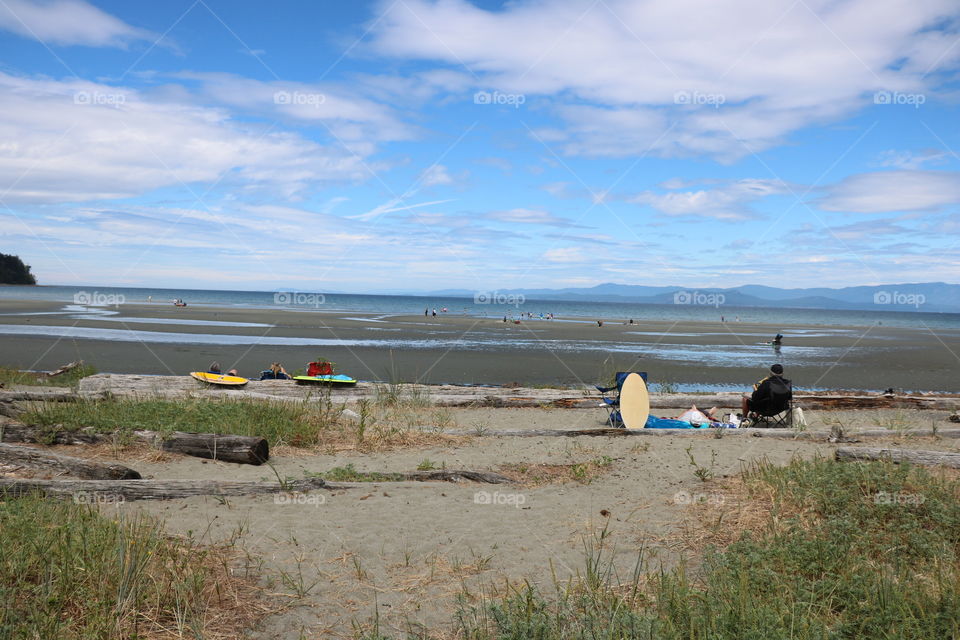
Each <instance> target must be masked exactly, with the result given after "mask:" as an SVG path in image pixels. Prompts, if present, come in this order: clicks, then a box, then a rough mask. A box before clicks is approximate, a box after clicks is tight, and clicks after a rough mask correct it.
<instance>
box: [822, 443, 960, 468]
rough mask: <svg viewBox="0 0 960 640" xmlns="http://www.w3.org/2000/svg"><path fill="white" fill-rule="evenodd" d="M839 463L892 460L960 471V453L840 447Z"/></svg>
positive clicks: (837, 456)
mask: <svg viewBox="0 0 960 640" xmlns="http://www.w3.org/2000/svg"><path fill="white" fill-rule="evenodd" d="M836 458H837V460H838V461H845V460H890V461H893V462H910V463H913V464H919V465H924V466H931V467H934V466H941V465H942V466H944V467H951V468H953V469H960V453H946V452H944V451H921V450H919V449H877V448H870V447H840V448H839V449H837V453H836Z"/></svg>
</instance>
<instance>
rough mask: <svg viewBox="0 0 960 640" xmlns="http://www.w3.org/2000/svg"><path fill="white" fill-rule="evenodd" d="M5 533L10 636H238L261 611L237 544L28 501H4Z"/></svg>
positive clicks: (5, 610) (0, 515) (0, 631)
mask: <svg viewBox="0 0 960 640" xmlns="http://www.w3.org/2000/svg"><path fill="white" fill-rule="evenodd" d="M110 508H111V507H105V509H110ZM0 536H2V539H3V553H2V554H0V601H2V602H3V607H0V637H3V638H58V639H60V640H71V639H80V638H183V637H206V638H217V637H235V636H234V634H236V633H238V632H239V631H240V630H241V629H242V628H244V627H247V626H249V625H251V624H253V623H254V622H255V621H256V616H255V615H253V614H254V613H255V612H256V611H262V609H260V608H258V606H255V605H253V604H252V603H253V600H255V599H256V598H258V597H259V596H257V595H255V594H256V593H257V591H256V586H255V583H254V580H253V578H254V576H250V577H249V579H248V578H241V577H238V575H237V574H235V573H234V572H233V571H231V569H230V565H231V564H232V560H231V558H232V553H231V549H232V543H230V542H227V543H224V544H223V545H220V546H216V545H213V546H202V545H200V544H198V543H197V542H196V541H195V540H193V539H190V538H182V537H178V538H172V537H168V536H165V535H163V534H162V533H161V530H160V524H159V523H158V522H157V521H155V520H153V519H151V518H148V517H145V516H130V517H124V516H121V515H120V514H119V512H118V514H115V515H114V514H110V515H109V516H105V515H101V514H100V513H99V512H98V511H97V508H96V507H93V506H91V505H87V504H77V503H75V502H66V501H59V500H52V499H47V498H43V497H39V496H25V497H19V498H11V499H4V500H3V501H0ZM188 558H189V562H187V561H186V560H187V559H188ZM258 615H259V614H258Z"/></svg>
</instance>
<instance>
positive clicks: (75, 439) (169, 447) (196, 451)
mask: <svg viewBox="0 0 960 640" xmlns="http://www.w3.org/2000/svg"><path fill="white" fill-rule="evenodd" d="M130 436H131V437H132V438H133V439H134V440H137V441H138V442H143V443H145V444H148V445H150V446H152V447H156V448H157V449H160V450H162V451H169V452H171V453H181V454H183V455H188V456H195V457H197V458H208V459H210V460H220V461H222V462H236V463H239V464H252V465H260V464H263V463H264V462H266V461H267V460H269V459H270V445H269V444H268V443H267V441H266V440H265V439H264V438H257V437H253V436H229V435H219V434H216V433H183V432H180V431H174V432H173V433H171V434H169V435H167V434H162V433H158V432H156V431H132V432H130ZM115 438H116V436H115V435H114V434H103V433H94V432H92V431H88V430H79V431H68V430H64V429H56V428H50V427H35V426H30V425H24V424H20V423H17V422H7V423H5V424H2V425H0V442H39V443H41V444H99V443H104V442H107V443H109V442H113V441H114V439H115Z"/></svg>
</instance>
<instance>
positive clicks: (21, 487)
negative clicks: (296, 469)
mask: <svg viewBox="0 0 960 640" xmlns="http://www.w3.org/2000/svg"><path fill="white" fill-rule="evenodd" d="M344 488H347V487H343V486H340V485H331V484H328V483H326V482H325V481H324V480H322V479H321V478H308V479H305V480H296V481H294V482H287V483H284V484H282V485H281V484H280V483H278V482H218V481H213V480H19V479H9V478H0V497H3V496H4V495H6V496H11V497H19V496H23V495H27V494H31V493H40V494H42V495H46V496H50V497H54V498H68V499H73V500H75V501H77V502H86V503H119V502H125V501H127V500H171V499H174V498H190V497H193V496H247V495H258V494H270V493H273V494H283V493H302V492H304V491H313V490H315V489H344Z"/></svg>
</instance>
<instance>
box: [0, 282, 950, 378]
mask: <svg viewBox="0 0 960 640" xmlns="http://www.w3.org/2000/svg"><path fill="white" fill-rule="evenodd" d="M563 320H568V319H566V318H563V319H558V320H553V321H550V320H540V319H539V318H536V319H532V320H526V321H523V322H521V324H514V323H512V322H508V323H504V322H503V321H502V317H500V318H494V317H487V318H483V317H473V316H469V315H461V314H441V315H438V316H437V317H436V318H433V317H432V316H431V317H426V318H425V317H424V316H422V315H408V314H400V313H373V312H360V311H349V310H348V311H345V312H341V313H335V312H332V311H330V310H322V311H319V312H313V311H312V310H311V311H306V310H299V309H298V310H286V309H252V308H245V307H218V306H209V305H197V306H188V307H185V308H176V307H173V306H172V305H169V304H158V303H153V304H146V303H144V304H133V303H127V304H124V305H121V306H119V307H116V308H114V307H97V308H86V309H84V308H82V307H77V306H74V305H69V307H68V305H65V304H63V303H60V302H50V301H26V300H0V349H2V353H3V357H2V362H0V365H3V366H9V367H16V368H20V369H34V370H50V369H53V368H56V367H57V366H59V365H62V364H63V363H65V362H69V361H73V360H77V359H82V360H84V361H86V362H87V363H89V364H91V365H93V366H95V367H96V368H97V369H98V370H99V371H103V372H111V373H131V374H164V375H171V374H177V375H182V374H185V373H188V372H189V371H197V370H205V369H206V368H207V366H208V365H209V364H210V363H211V362H213V361H218V362H220V363H221V365H222V366H224V367H226V368H228V369H229V368H238V369H239V370H240V372H241V374H242V375H245V376H246V377H257V376H258V374H259V371H261V370H262V369H265V368H267V366H268V365H269V364H270V363H271V362H275V361H280V362H282V363H283V364H284V365H285V366H286V368H287V370H288V371H290V372H291V373H292V372H294V371H296V370H297V369H301V368H304V367H305V363H306V362H309V361H311V360H314V359H317V358H321V357H322V358H327V359H330V360H333V361H334V362H336V363H337V369H338V370H339V371H341V372H343V373H348V374H350V375H352V376H353V377H356V378H358V379H362V380H379V381H404V382H422V383H430V384H437V383H453V384H481V385H482V384H492V385H504V384H513V383H520V384H522V385H526V386H530V385H548V386H553V385H556V386H591V385H593V384H596V383H602V382H603V381H604V380H606V379H607V378H609V377H610V376H611V375H612V373H613V372H614V371H625V370H634V371H647V372H648V373H649V374H650V382H651V386H652V387H653V388H655V389H657V388H660V387H661V386H664V387H666V388H672V389H678V390H684V391H698V390H702V391H717V390H735V389H748V388H749V386H750V385H752V384H753V383H754V382H756V381H757V380H759V379H760V378H762V377H764V376H765V375H766V371H767V369H768V368H769V366H770V364H772V363H774V362H782V363H783V364H784V366H785V367H786V369H787V372H788V373H787V376H788V377H790V378H791V379H793V381H794V385H795V386H796V387H797V388H798V389H813V390H828V389H850V390H864V391H868V392H869V391H872V392H875V391H880V390H884V389H887V388H894V389H897V390H904V391H924V392H943V391H954V390H956V386H955V380H956V379H957V372H958V364H960V360H958V359H957V358H956V356H955V355H953V354H955V353H960V330H937V331H936V332H933V331H931V330H924V329H919V328H917V329H908V328H902V327H889V326H871V327H846V326H845V327H837V326H824V325H803V324H795V325H764V324H760V323H748V322H740V323H735V322H727V323H720V322H719V321H717V322H712V323H711V322H704V321H697V322H694V321H679V320H676V321H642V322H637V323H635V324H633V325H629V324H624V323H623V322H622V321H620V322H617V321H609V322H605V323H604V326H602V327H598V326H597V325H596V323H591V322H587V321H582V322H580V321H572V322H565V321H563ZM777 331H780V332H782V333H783V334H784V335H785V336H786V338H785V340H784V345H783V347H782V349H781V350H780V351H779V352H777V351H775V350H774V349H773V348H772V347H771V346H769V345H765V344H762V343H763V341H765V340H769V337H770V336H772V335H773V334H774V333H776V332H777Z"/></svg>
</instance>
